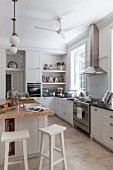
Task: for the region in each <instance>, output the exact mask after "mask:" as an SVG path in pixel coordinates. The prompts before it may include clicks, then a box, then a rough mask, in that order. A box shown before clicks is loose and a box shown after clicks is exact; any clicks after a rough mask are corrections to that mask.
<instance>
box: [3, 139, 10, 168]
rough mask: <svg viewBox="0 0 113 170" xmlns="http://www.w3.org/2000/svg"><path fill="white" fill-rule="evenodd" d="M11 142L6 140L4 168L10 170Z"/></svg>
mask: <svg viewBox="0 0 113 170" xmlns="http://www.w3.org/2000/svg"><path fill="white" fill-rule="evenodd" d="M8 155H9V142H5V161H4V170H8Z"/></svg>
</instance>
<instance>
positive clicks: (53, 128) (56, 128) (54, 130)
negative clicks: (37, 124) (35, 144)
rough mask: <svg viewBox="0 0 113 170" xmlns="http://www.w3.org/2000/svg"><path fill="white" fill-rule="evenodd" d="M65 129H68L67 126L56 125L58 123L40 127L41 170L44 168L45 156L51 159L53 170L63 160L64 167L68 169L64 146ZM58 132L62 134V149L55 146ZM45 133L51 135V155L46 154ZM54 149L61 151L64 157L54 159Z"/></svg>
mask: <svg viewBox="0 0 113 170" xmlns="http://www.w3.org/2000/svg"><path fill="white" fill-rule="evenodd" d="M64 130H66V127H63V126H60V125H56V124H53V125H51V126H48V127H45V128H41V129H39V131H40V132H41V146H40V162H39V170H41V169H42V161H43V158H47V159H49V170H53V167H54V166H55V165H56V164H58V163H60V162H62V161H63V162H64V169H65V170H67V162H66V155H65V148H64ZM57 134H59V135H60V144H61V150H60V149H58V148H56V147H55V143H54V142H55V141H54V139H55V135H57ZM44 135H48V136H49V156H48V155H46V154H44V145H45V144H46V143H45V136H44ZM54 149H55V150H57V151H58V152H61V154H62V157H61V158H60V159H59V160H57V161H53V151H54Z"/></svg>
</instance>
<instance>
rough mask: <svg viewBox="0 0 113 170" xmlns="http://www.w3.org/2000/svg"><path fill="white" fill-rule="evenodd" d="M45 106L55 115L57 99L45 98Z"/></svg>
mask: <svg viewBox="0 0 113 170" xmlns="http://www.w3.org/2000/svg"><path fill="white" fill-rule="evenodd" d="M43 105H44V106H47V107H49V108H50V109H51V110H52V111H53V112H54V113H55V98H54V97H43Z"/></svg>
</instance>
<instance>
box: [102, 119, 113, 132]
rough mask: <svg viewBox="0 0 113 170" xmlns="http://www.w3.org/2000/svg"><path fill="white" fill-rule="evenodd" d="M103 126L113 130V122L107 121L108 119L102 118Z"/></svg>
mask: <svg viewBox="0 0 113 170" xmlns="http://www.w3.org/2000/svg"><path fill="white" fill-rule="evenodd" d="M102 124H103V125H104V126H107V127H108V128H111V129H112V130H113V120H111V119H107V118H106V117H103V118H102Z"/></svg>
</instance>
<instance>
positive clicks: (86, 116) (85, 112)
mask: <svg viewBox="0 0 113 170" xmlns="http://www.w3.org/2000/svg"><path fill="white" fill-rule="evenodd" d="M77 107H80V108H82V118H81V119H79V118H78V113H77ZM89 113H90V111H89V105H84V104H83V105H78V104H77V103H74V104H73V119H74V120H75V121H77V122H79V123H81V124H83V125H85V126H87V127H89Z"/></svg>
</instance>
